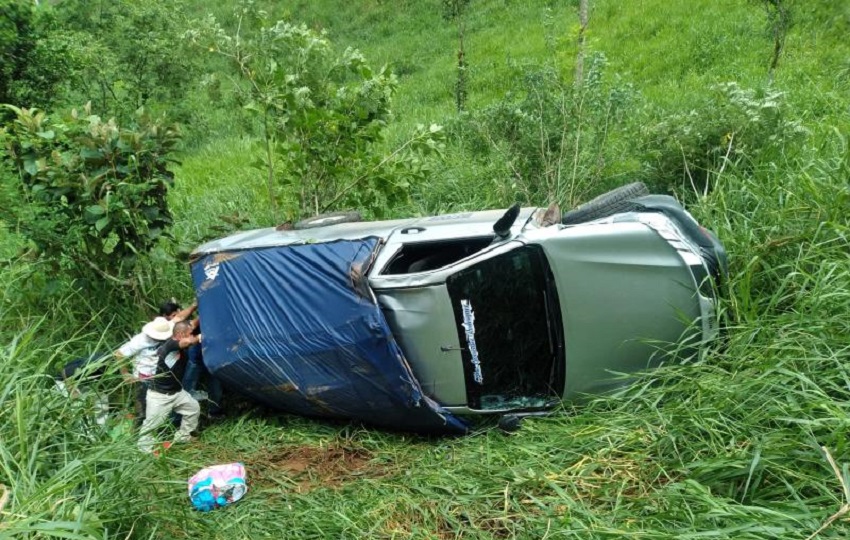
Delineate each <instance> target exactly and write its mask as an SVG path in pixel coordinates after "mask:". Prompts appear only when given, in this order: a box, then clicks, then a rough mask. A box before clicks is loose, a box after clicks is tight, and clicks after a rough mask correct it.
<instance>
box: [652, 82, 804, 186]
mask: <svg viewBox="0 0 850 540" xmlns="http://www.w3.org/2000/svg"><path fill="white" fill-rule="evenodd" d="M698 103H699V104H698V105H696V106H695V107H694V108H692V109H691V110H689V111H687V112H679V113H672V114H671V113H669V112H665V111H653V112H650V113H649V117H650V118H647V119H646V121H645V122H644V124H643V126H642V128H641V129H640V132H639V137H638V140H639V141H640V144H639V149H640V151H641V153H642V161H643V162H644V171H643V175H642V179H643V180H644V181H645V182H647V184H648V185H650V186H652V187H653V188H654V189H656V190H660V191H670V190H674V189H678V190H684V191H689V192H693V191H696V192H697V193H705V192H706V191H707V190H710V189H711V188H712V187H713V186H712V185H711V180H712V177H711V174H712V172H713V171H718V170H721V169H722V168H724V167H725V165H724V163H729V164H732V163H734V164H737V165H740V166H741V167H743V168H744V169H751V168H752V167H753V166H756V165H758V164H759V163H766V162H769V161H771V160H774V159H781V155H783V154H788V153H793V151H794V145H795V144H798V143H800V142H802V140H804V139H805V137H806V135H807V134H808V131H807V130H806V129H805V128H804V127H803V125H802V123H801V122H800V121H799V120H798V119H796V118H795V117H793V116H792V115H791V114H790V112H789V110H788V106H787V105H786V103H785V94H784V92H781V91H778V90H773V89H770V88H768V89H760V90H751V89H746V88H742V87H741V86H739V85H738V84H737V83H735V82H729V83H723V84H718V85H715V86H713V87H712V88H711V91H710V92H708V93H706V94H705V95H703V96H701V99H700V100H699V102H698Z"/></svg>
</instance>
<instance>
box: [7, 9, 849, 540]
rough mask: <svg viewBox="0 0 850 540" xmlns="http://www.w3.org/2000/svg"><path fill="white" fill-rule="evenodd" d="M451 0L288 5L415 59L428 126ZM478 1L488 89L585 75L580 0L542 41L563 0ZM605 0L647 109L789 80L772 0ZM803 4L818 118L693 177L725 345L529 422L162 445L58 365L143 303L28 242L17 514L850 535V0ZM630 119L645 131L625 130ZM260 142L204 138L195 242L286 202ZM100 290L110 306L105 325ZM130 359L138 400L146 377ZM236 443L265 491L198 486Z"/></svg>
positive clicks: (24, 517) (106, 530)
mask: <svg viewBox="0 0 850 540" xmlns="http://www.w3.org/2000/svg"><path fill="white" fill-rule="evenodd" d="M219 4H222V3H219ZM438 6H439V3H438V2H436V1H429V2H412V1H408V2H385V1H377V0H371V1H368V0H363V1H362V2H350V3H339V2H331V1H330V0H322V1H319V0H317V1H314V2H304V1H302V2H283V3H280V4H275V8H274V9H276V10H278V12H279V13H280V16H287V15H290V16H292V17H294V18H297V19H301V20H304V21H306V22H307V23H308V24H310V25H311V26H314V27H322V28H327V29H328V30H329V32H330V37H331V39H332V40H333V41H334V42H335V43H336V44H337V45H338V46H340V47H344V46H347V45H354V46H357V47H359V48H360V49H362V50H363V51H364V52H365V53H366V56H367V58H368V59H369V60H370V61H372V62H373V63H375V64H378V63H383V62H388V63H391V64H393V65H394V66H396V68H397V69H399V70H400V72H401V88H400V91H399V94H398V96H397V102H396V110H397V113H398V115H397V119H398V122H397V124H395V125H394V126H393V127H392V129H393V130H394V131H393V133H404V132H405V131H406V130H407V129H408V128H409V126H411V125H413V124H415V123H420V122H429V121H431V120H435V119H436V120H440V119H445V118H449V117H450V115H451V114H452V111H453V97H452V94H451V84H452V82H453V73H454V72H453V69H454V65H453V50H454V49H453V47H454V30H453V28H452V27H451V26H449V25H446V24H445V22H443V21H442V20H441V19H440V18H439V11H438V10H437V8H438ZM471 6H472V8H471V11H470V17H469V19H468V21H467V31H468V38H467V47H468V58H469V60H470V65H471V66H472V68H471V69H472V76H473V79H472V81H471V87H470V89H471V96H470V101H469V104H470V107H471V108H474V109H477V108H480V107H482V106H485V105H488V104H491V103H493V102H495V101H498V100H500V99H501V98H502V97H503V94H504V92H505V91H506V90H508V89H510V88H512V87H513V82H514V81H513V79H512V75H513V74H515V73H516V69H515V63H520V64H522V63H525V62H535V63H543V62H545V61H552V60H553V58H554V61H555V62H557V63H558V65H559V66H560V69H561V70H562V72H563V73H564V74H565V76H569V75H570V74H571V73H572V61H573V58H574V55H573V53H574V48H573V47H574V45H572V39H573V37H574V32H575V15H574V13H573V12H572V9H573V7H571V6H572V4H569V5H568V4H558V6H557V7H556V8H555V9H554V11H553V20H554V21H555V23H554V24H555V26H554V28H556V29H559V33H558V36H557V37H558V38H559V40H560V41H559V42H558V43H559V45H558V49H557V51H556V52H555V53H554V55H552V54H550V53H549V52H547V50H546V45H545V40H544V37H545V30H544V23H543V21H544V10H543V3H534V2H531V3H521V2H516V1H511V0H498V1H497V0H493V1H489V2H483V1H482V2H480V3H479V2H473V3H472V4H471ZM591 6H592V8H593V11H592V14H591V25H590V27H589V34H588V39H589V46H590V48H591V49H592V50H594V51H598V52H602V53H604V54H605V56H606V57H607V59H608V63H609V64H608V66H609V67H608V71H606V75H605V76H606V77H610V79H611V80H612V81H613V80H619V81H621V82H629V83H631V84H633V85H634V88H635V89H636V91H637V92H638V93H639V94H640V96H641V98H640V100H637V101H636V104H634V105H632V108H631V109H628V110H627V114H629V115H632V117H633V118H634V119H635V121H642V120H645V119H647V118H649V119H652V120H653V121H659V122H660V121H661V120H664V119H667V118H672V117H674V116H675V115H679V114H682V113H685V112H687V111H689V110H690V109H691V108H693V107H694V104H702V103H712V102H711V101H706V100H705V99H704V98H705V96H706V94H707V93H708V92H709V90H708V89H709V87H710V86H711V85H712V84H714V83H717V82H724V81H729V80H735V81H738V82H739V83H740V84H741V85H742V86H743V87H751V88H760V87H762V86H764V85H765V84H766V80H767V79H766V78H767V71H766V66H767V61H768V59H769V53H770V46H771V43H770V38H769V34H768V32H767V31H766V24H767V19H766V16H765V12H764V10H763V7H762V6H761V5H760V4H758V3H756V2H733V1H731V0H724V1H721V2H695V3H692V2H661V1H660V0H646V1H643V2H629V3H623V2H613V1H611V0H607V1H599V2H593V1H592V2H591ZM214 7H216V8H217V9H221V10H223V7H222V6H220V5H219V6H214ZM792 8H793V9H794V13H795V14H796V18H795V26H794V27H793V28H792V30H791V33H790V34H789V37H788V41H787V43H786V51H785V54H784V56H783V59H782V61H781V62H780V68H779V70H778V72H777V74H776V80H775V82H774V86H773V89H776V90H781V91H783V92H786V94H787V95H788V100H789V105H788V108H787V109H785V113H786V114H787V115H788V116H787V117H788V118H789V119H791V120H797V121H800V122H801V123H802V124H803V125H804V126H805V127H806V128H807V129H808V130H809V133H810V134H809V136H808V137H806V138H804V139H802V140H801V141H800V142H795V144H794V146H793V147H790V146H788V147H783V146H782V145H779V146H777V147H776V148H772V149H771V150H770V151H765V152H762V153H759V154H758V155H756V154H754V153H747V152H748V149H746V148H744V149H743V150H742V152H743V155H742V156H741V158H740V160H739V161H737V162H735V163H731V162H730V163H726V164H724V163H723V162H722V161H718V162H716V163H713V164H712V165H711V166H710V170H709V171H708V173H709V178H710V179H711V185H712V186H714V189H713V190H712V191H711V192H710V193H708V195H706V196H705V197H702V196H696V195H695V194H693V193H686V192H685V191H683V190H680V191H679V194H680V195H681V196H687V198H688V200H690V201H692V203H691V204H690V205H689V210H691V211H692V212H693V213H694V214H695V215H696V216H697V217H698V218H699V219H700V221H701V222H702V223H704V224H706V225H708V226H710V227H711V228H712V229H714V230H715V231H716V232H717V233H718V235H719V236H720V237H721V239H722V240H723V242H724V243H725V245H726V248H727V250H728V251H729V254H730V276H729V280H728V282H727V283H726V285H725V291H726V293H727V299H726V301H725V302H724V304H723V306H722V307H723V310H724V312H725V318H726V321H727V325H728V328H727V331H726V333H725V335H724V338H723V341H722V343H718V344H716V347H714V348H712V349H711V350H709V351H707V352H706V354H704V355H702V356H701V357H700V358H686V359H682V360H683V365H669V366H666V367H664V368H662V369H660V370H657V371H654V372H652V373H651V374H647V375H646V376H644V377H641V378H640V379H639V380H638V381H637V382H636V383H635V384H634V385H632V386H631V387H629V388H627V389H624V390H622V391H620V392H618V393H617V394H615V395H612V396H606V397H602V398H596V399H592V400H590V401H589V402H587V403H584V404H582V405H580V406H579V405H571V404H565V405H564V407H563V408H562V409H561V410H559V411H557V412H556V413H555V414H553V415H552V416H550V417H547V418H535V419H529V420H527V421H525V422H524V424H523V427H522V429H521V430H519V431H518V432H516V433H514V434H510V435H507V434H503V433H501V432H500V431H499V430H498V429H496V428H495V427H494V426H493V425H492V424H491V423H482V424H481V425H480V426H477V428H476V430H475V431H474V433H473V434H471V435H470V436H467V437H459V438H426V437H419V436H415V435H410V434H402V433H390V432H385V431H381V430H377V429H374V428H370V427H367V426H359V425H353V424H347V423H334V422H327V421H321V420H310V419H304V418H299V417H294V416H288V415H278V416H275V415H268V414H262V413H261V411H247V412H236V411H234V412H233V413H232V414H231V416H230V417H229V418H228V419H227V420H225V421H224V422H221V423H218V424H213V425H210V426H207V427H206V428H205V429H204V430H203V431H202V432H201V434H200V438H199V440H198V441H197V442H196V443H194V444H192V445H188V446H183V447H175V448H174V449H172V450H171V451H169V452H168V453H166V454H165V456H164V457H163V458H160V459H154V458H150V457H147V456H142V455H139V454H138V453H137V452H136V450H135V448H134V443H135V441H134V439H133V437H131V436H128V435H126V434H124V435H122V434H120V431H112V433H113V434H114V436H113V435H110V432H109V431H106V432H102V431H98V430H92V429H90V428H87V427H85V426H86V425H87V424H86V421H87V420H86V419H87V418H88V417H89V416H90V415H91V411H90V409H89V408H88V407H89V406H88V402H86V401H78V402H72V401H68V400H67V399H65V398H63V397H61V396H60V395H58V394H57V393H56V392H55V391H54V390H53V389H52V386H51V385H52V382H51V381H50V378H49V374H50V373H51V370H53V369H54V368H55V367H56V366H57V365H59V364H61V363H63V362H65V361H67V360H69V359H70V358H72V357H74V356H75V355H77V354H80V353H81V352H84V351H85V352H88V351H91V350H109V349H110V348H112V347H114V346H115V345H117V344H118V341H120V338H121V337H122V336H124V335H125V334H128V333H131V332H132V331H133V329H134V328H135V326H134V325H135V324H137V322H138V321H135V322H133V319H134V317H136V316H137V315H138V314H136V313H132V314H128V313H117V314H116V313H110V312H109V307H110V306H104V305H99V304H98V302H97V300H98V299H97V298H86V296H85V291H81V292H78V293H76V294H75V295H72V296H68V297H60V298H53V297H51V298H49V299H45V298H37V297H35V296H36V293H35V292H34V291H37V290H42V289H41V288H40V287H41V286H42V285H43V283H42V282H44V281H45V280H47V278H48V277H49V276H44V275H42V274H43V270H39V267H37V266H32V265H33V263H32V262H31V261H28V260H27V261H7V262H6V263H5V264H4V265H3V266H2V267H0V276H2V281H0V282H2V283H3V284H4V290H3V293H2V295H0V337H2V340H0V343H4V344H5V346H4V347H3V348H2V349H0V484H4V485H5V486H7V487H8V488H9V490H10V491H9V493H10V494H11V495H10V499H9V500H8V501H7V502H6V503H5V506H4V507H3V508H2V509H0V511H2V514H0V538H7V537H8V538H12V537H21V538H51V537H64V538H222V539H224V538H421V539H449V538H452V539H478V538H481V539H484V538H520V539H524V538H575V539H585V538H599V539H603V538H611V539H614V538H617V539H619V538H635V539H671V540H672V539H688V538H692V539H698V538H699V539H705V538H713V539H729V538H734V539H738V538H741V539H764V540H773V539H776V538H783V539H784V538H799V539H806V538H809V537H810V535H812V534H813V533H815V532H816V531H818V529H819V528H820V527H822V526H824V525H827V526H826V527H825V529H823V530H822V531H820V532H819V533H818V534H817V536H816V538H818V539H824V538H846V537H847V536H848V534H850V522H848V520H847V515H841V516H839V518H838V519H836V520H835V521H832V522H830V521H829V520H830V518H831V517H832V516H833V515H835V514H836V512H839V510H840V509H841V508H842V505H845V504H848V503H850V501H848V500H845V497H846V493H845V489H846V486H847V485H850V473H848V467H850V448H848V442H847V432H848V422H849V421H848V413H847V411H848V410H850V372H848V371H850V367H848V366H850V363H848V359H850V337H848V336H850V322H848V317H847V313H848V311H850V258H848V256H847V253H848V251H847V246H848V231H850V220H848V217H847V216H848V213H847V208H848V207H850V190H848V184H847V179H848V177H850V158H848V129H850V118H848V116H850V115H848V113H847V111H848V104H850V93H849V92H848V90H849V88H848V84H850V76H848V73H850V64H848V61H847V58H848V54H847V53H848V45H847V43H846V40H845V39H844V36H845V35H846V30H847V28H848V21H850V15H848V12H847V8H846V7H842V6H841V5H840V3H835V4H834V5H833V4H830V5H826V4H824V5H817V6H811V5H809V4H805V5H804V4H801V3H796V2H795V3H793V4H792ZM617 84H620V83H617ZM645 109H649V110H652V111H655V112H654V113H653V114H655V113H657V114H658V116H651V115H649V114H648V113H646V111H645ZM712 112H714V111H700V113H705V114H711V113H712ZM766 133H767V135H766V136H769V135H770V133H769V132H766ZM632 135H633V133H632V132H630V131H626V130H624V131H623V132H621V133H618V134H617V137H618V141H625V140H628V138H629V137H630V136H632ZM450 142H451V141H450ZM618 148H619V147H618ZM623 148H627V146H626V145H625V144H624V145H623ZM618 159H619V160H621V162H620V163H618V166H619V167H620V168H621V170H635V169H637V165H634V166H633V165H632V164H638V165H639V164H640V163H641V162H642V161H641V160H643V159H645V156H644V155H641V154H637V153H636V154H629V155H622V156H621V157H619V158H618ZM252 160H253V158H252V151H251V145H250V142H248V141H245V140H244V139H242V138H240V137H239V136H238V135H237V134H235V133H234V134H232V136H230V137H228V138H223V139H221V140H218V141H216V142H213V143H210V144H209V145H208V146H207V147H205V148H202V149H200V150H198V151H192V152H191V153H187V154H186V155H185V156H183V157H182V165H181V166H180V167H179V168H177V170H176V173H177V176H176V185H175V188H174V189H173V190H172V192H171V195H170V197H171V199H170V202H171V204H172V208H173V209H174V212H175V218H176V223H175V230H174V232H175V237H176V238H177V239H178V240H176V241H175V244H176V246H175V247H176V248H177V249H176V250H177V251H180V250H182V251H186V250H189V249H192V248H193V247H194V246H195V245H197V243H199V242H201V241H204V240H206V239H209V238H212V237H216V236H219V235H222V234H226V233H227V232H229V231H231V230H236V229H239V228H246V227H253V226H258V225H270V224H273V223H274V218H273V217H272V216H271V214H270V210H269V205H268V201H267V198H268V195H267V193H266V188H265V185H264V180H263V177H262V174H261V173H260V172H259V171H256V170H254V169H252V168H250V167H249V164H250V162H251V161H252ZM501 167H502V164H501V163H494V162H487V161H485V160H481V161H474V160H471V159H469V157H468V155H467V154H465V153H464V152H463V151H461V150H459V149H458V148H453V147H450V148H449V149H448V151H447V153H446V159H445V161H443V162H442V163H441V164H439V167H438V169H437V170H436V172H435V176H434V178H433V180H432V181H431V183H430V184H429V185H426V186H418V187H416V188H415V196H414V197H413V198H412V199H411V201H410V203H409V205H407V206H406V207H403V208H396V209H391V210H392V211H393V212H396V213H398V214H402V213H430V212H439V211H450V210H455V209H466V208H469V209H472V208H478V207H481V206H488V205H493V204H499V203H501V202H503V201H506V200H509V199H510V197H511V196H514V195H515V193H514V191H515V190H514V189H513V188H512V187H511V185H510V182H509V181H508V180H507V179H506V178H505V177H504V176H502V175H503V174H504V171H503V170H502V168H501ZM140 281H142V282H144V283H145V287H147V288H146V289H144V290H147V291H150V294H151V295H160V294H164V291H167V290H169V289H170V290H174V289H177V290H178V292H179V293H180V294H188V277H187V275H186V267H185V264H184V263H182V262H180V263H175V262H173V261H171V260H169V259H165V258H163V259H162V260H159V259H155V260H154V261H153V262H152V263H151V270H150V275H146V276H140ZM36 285H38V286H39V287H36ZM81 313H85V314H87V315H88V317H89V319H88V320H84V321H83V323H84V324H83V323H80V316H81V315H80V314H81ZM113 342H114V343H113ZM111 381H112V384H113V386H114V387H117V388H118V390H117V391H116V394H115V400H116V404H117V405H118V406H119V409H118V411H119V413H118V414H117V416H116V419H117V418H120V411H121V410H123V409H121V407H125V406H126V396H122V393H123V392H124V389H123V387H121V386H120V384H119V383H118V381H117V379H111ZM108 388H110V386H109V385H107V386H106V387H105V389H108ZM122 400H123V401H122ZM116 421H117V420H116ZM830 458H832V459H834V460H835V463H836V465H837V469H838V470H837V471H836V470H834V469H833V467H832V465H831V464H830ZM228 461H242V462H244V463H245V465H246V467H247V471H248V484H249V492H248V495H247V496H246V498H245V499H244V500H243V501H241V502H239V503H237V504H236V505H234V506H232V507H227V508H224V509H220V510H216V511H214V512H212V513H209V514H203V513H199V512H195V511H193V510H191V506H190V503H189V499H188V496H187V493H186V480H187V479H188V477H189V476H191V474H193V473H194V472H195V471H197V470H198V469H200V468H201V467H203V466H206V465H211V464H215V463H222V462H228Z"/></svg>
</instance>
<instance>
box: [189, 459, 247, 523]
mask: <svg viewBox="0 0 850 540" xmlns="http://www.w3.org/2000/svg"><path fill="white" fill-rule="evenodd" d="M245 481H246V476H245V465H243V464H241V463H227V464H224V465H213V466H211V467H205V468H203V469H201V470H200V471H198V472H197V473H195V475H194V476H192V478H190V479H189V498H190V499H191V500H192V505H193V506H194V507H195V508H197V509H198V510H200V511H202V512H209V511H210V510H212V509H214V508H218V507H220V506H226V505H228V504H231V503H235V502H236V501H238V500H239V499H241V498H242V497H244V496H245V493H246V492H247V491H248V484H247V483H246V482H245Z"/></svg>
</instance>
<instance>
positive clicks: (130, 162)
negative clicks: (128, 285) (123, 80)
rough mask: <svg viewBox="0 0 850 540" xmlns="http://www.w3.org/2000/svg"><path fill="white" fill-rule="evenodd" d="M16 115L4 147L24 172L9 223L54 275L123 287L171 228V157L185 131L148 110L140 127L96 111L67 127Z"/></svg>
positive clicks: (7, 208) (12, 197)
mask: <svg viewBox="0 0 850 540" xmlns="http://www.w3.org/2000/svg"><path fill="white" fill-rule="evenodd" d="M10 109H11V110H12V111H14V113H15V115H16V118H15V120H14V121H13V122H11V123H10V124H9V125H8V126H7V127H6V128H4V129H3V130H2V131H0V141H2V143H3V145H4V146H5V148H6V151H7V153H8V157H7V159H9V160H10V162H11V165H12V167H13V168H14V170H15V171H16V173H17V175H16V177H13V178H12V181H13V182H14V185H13V186H7V189H6V190H4V193H5V195H6V197H7V198H8V199H9V200H6V201H3V204H2V215H3V218H4V220H5V221H6V222H7V223H13V224H16V225H17V228H18V230H19V231H20V232H21V233H22V234H23V235H24V236H25V237H26V238H27V239H29V240H30V241H31V242H32V243H33V244H34V245H35V246H36V247H37V248H38V250H39V252H40V254H41V256H43V257H44V258H45V259H47V260H48V261H50V262H51V264H52V265H53V269H54V271H60V270H63V271H65V272H66V273H67V274H69V275H71V276H72V277H84V276H88V275H91V274H92V273H94V275H96V276H97V277H99V278H107V279H110V280H113V281H118V282H121V280H120V277H121V276H126V275H128V273H129V272H130V271H132V270H133V268H134V266H135V265H136V262H137V259H138V257H139V255H142V254H145V253H147V252H149V251H150V250H151V249H152V248H153V247H154V246H155V245H156V243H157V242H158V241H159V239H160V237H162V236H163V235H165V234H166V233H167V229H168V227H169V226H170V225H171V214H170V212H169V210H168V206H167V201H166V193H167V189H168V186H169V185H170V184H171V182H172V175H171V173H170V172H169V170H168V165H169V157H168V156H169V154H170V153H171V152H172V151H173V149H174V145H175V144H176V143H177V141H178V139H179V134H178V132H177V131H175V129H174V128H173V127H171V126H166V125H164V124H163V123H162V122H161V121H152V120H151V119H149V118H147V117H146V116H145V115H144V114H143V113H140V115H139V117H138V119H137V120H138V128H137V129H136V130H131V129H126V128H121V127H119V126H118V125H117V124H116V123H115V122H114V121H113V120H110V121H107V122H104V121H103V120H101V119H100V118H99V117H97V116H93V115H90V114H89V110H88V108H87V109H86V111H85V114H83V115H80V114H77V113H76V111H75V112H73V113H72V114H71V115H70V116H69V117H67V118H65V119H61V120H60V119H55V120H54V119H53V118H51V117H48V116H47V115H46V114H45V113H44V112H41V111H38V110H35V109H19V108H15V107H10Z"/></svg>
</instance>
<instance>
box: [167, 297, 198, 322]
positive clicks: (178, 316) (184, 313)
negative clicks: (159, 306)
mask: <svg viewBox="0 0 850 540" xmlns="http://www.w3.org/2000/svg"><path fill="white" fill-rule="evenodd" d="M196 309H198V302H192V305H191V306H189V307H187V308H186V309H181V310H180V311H178V312H177V313H175V314H174V316H173V317H171V320H172V321H173V322H176V323H178V322H180V321H185V320H186V319H188V318H189V317H191V316H192V313H194V312H195V310H196Z"/></svg>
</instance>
